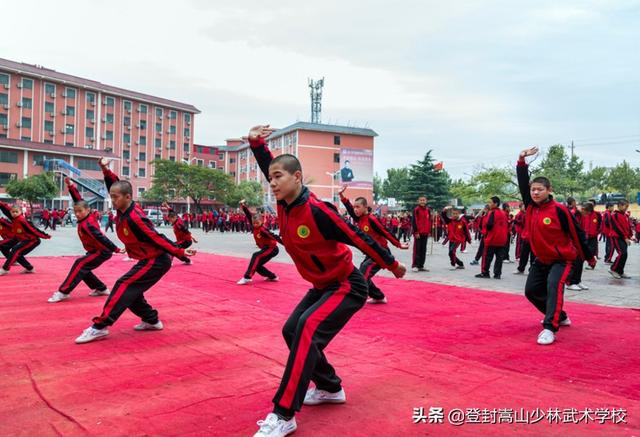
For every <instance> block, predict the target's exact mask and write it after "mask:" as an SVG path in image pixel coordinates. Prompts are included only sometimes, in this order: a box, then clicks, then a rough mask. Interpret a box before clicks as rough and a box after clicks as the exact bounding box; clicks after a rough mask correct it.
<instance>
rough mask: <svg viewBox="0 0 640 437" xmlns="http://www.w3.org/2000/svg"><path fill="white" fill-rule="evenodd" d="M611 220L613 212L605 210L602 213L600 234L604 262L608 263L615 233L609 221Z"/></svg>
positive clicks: (611, 255) (611, 256)
mask: <svg viewBox="0 0 640 437" xmlns="http://www.w3.org/2000/svg"><path fill="white" fill-rule="evenodd" d="M612 220H613V211H609V210H606V211H605V212H603V213H602V231H601V234H602V236H603V237H604V241H605V245H604V262H606V263H610V262H611V259H612V258H613V239H614V238H615V237H616V236H615V232H614V231H613V229H612V227H611V221H612Z"/></svg>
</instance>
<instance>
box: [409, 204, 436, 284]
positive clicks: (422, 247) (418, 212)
mask: <svg viewBox="0 0 640 437" xmlns="http://www.w3.org/2000/svg"><path fill="white" fill-rule="evenodd" d="M411 226H412V228H413V259H412V263H411V269H412V270H413V271H414V272H417V271H428V270H427V269H425V268H424V262H425V261H426V258H427V241H428V240H429V235H430V234H431V210H430V209H429V208H428V207H427V197H426V196H420V197H419V198H418V206H416V207H415V208H414V209H413V214H412V215H411Z"/></svg>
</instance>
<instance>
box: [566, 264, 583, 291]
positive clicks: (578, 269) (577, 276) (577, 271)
mask: <svg viewBox="0 0 640 437" xmlns="http://www.w3.org/2000/svg"><path fill="white" fill-rule="evenodd" d="M583 270H584V259H582V258H581V257H577V258H576V259H575V260H573V270H572V271H571V275H570V276H569V279H568V280H567V284H569V285H574V284H579V283H581V282H582V272H583Z"/></svg>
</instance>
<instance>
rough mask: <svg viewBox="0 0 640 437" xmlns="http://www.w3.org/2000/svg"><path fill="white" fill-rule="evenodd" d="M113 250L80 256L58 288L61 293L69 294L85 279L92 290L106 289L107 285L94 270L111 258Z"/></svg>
mask: <svg viewBox="0 0 640 437" xmlns="http://www.w3.org/2000/svg"><path fill="white" fill-rule="evenodd" d="M111 255H112V253H111V252H107V251H104V252H94V253H87V254H86V255H85V256H82V257H80V258H78V259H77V260H76V261H75V262H74V263H73V265H72V266H71V270H69V274H68V275H67V277H66V279H65V280H64V281H62V284H61V285H60V287H59V288H58V291H59V292H60V293H64V294H69V293H71V292H72V291H73V289H74V288H76V287H77V286H78V284H79V283H80V281H84V283H85V284H87V286H88V287H89V288H90V289H92V290H100V291H103V290H106V289H107V286H106V285H105V284H104V282H102V281H101V280H100V279H98V277H97V276H96V275H95V273H93V270H95V269H97V268H98V267H100V266H101V265H102V264H103V263H104V262H105V261H107V260H109V259H110V258H111Z"/></svg>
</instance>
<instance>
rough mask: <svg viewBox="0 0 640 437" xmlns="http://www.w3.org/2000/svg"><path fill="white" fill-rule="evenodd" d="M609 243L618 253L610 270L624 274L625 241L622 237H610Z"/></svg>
mask: <svg viewBox="0 0 640 437" xmlns="http://www.w3.org/2000/svg"><path fill="white" fill-rule="evenodd" d="M611 245H612V246H613V250H614V251H615V252H616V253H617V254H618V256H617V257H616V259H615V260H614V261H613V264H612V265H611V270H613V271H614V272H617V273H619V274H621V275H624V266H625V265H626V264H627V242H626V241H625V240H624V238H620V237H617V238H616V237H612V238H611Z"/></svg>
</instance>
